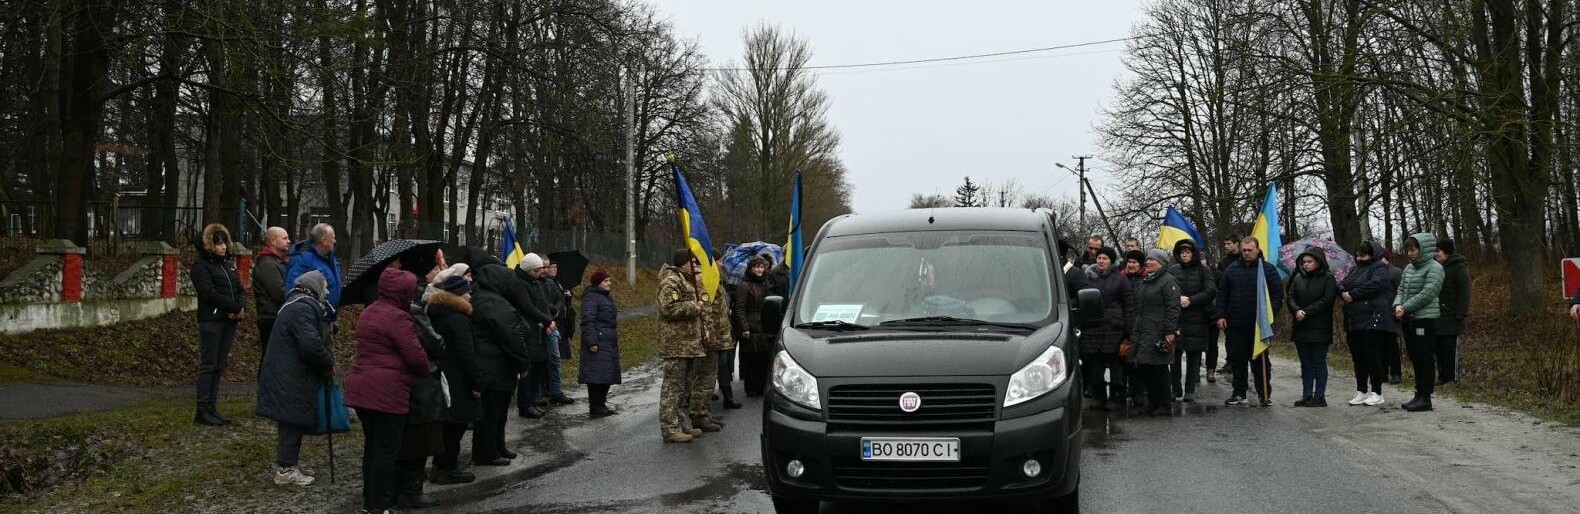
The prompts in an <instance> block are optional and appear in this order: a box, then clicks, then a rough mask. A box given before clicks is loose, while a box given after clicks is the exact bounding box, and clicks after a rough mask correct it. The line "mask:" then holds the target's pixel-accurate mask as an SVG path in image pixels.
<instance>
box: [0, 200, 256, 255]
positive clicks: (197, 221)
mask: <svg viewBox="0 0 1580 514" xmlns="http://www.w3.org/2000/svg"><path fill="white" fill-rule="evenodd" d="M87 210H88V212H87V213H86V214H85V216H86V219H84V220H83V222H84V223H85V225H86V226H87V229H88V238H89V239H135V240H149V241H164V242H166V243H169V244H170V245H172V246H178V247H179V246H185V245H190V244H191V238H192V236H194V235H196V234H197V233H198V232H199V231H200V230H202V226H203V209H202V208H201V207H145V206H140V205H114V204H111V203H110V202H88V209H87ZM237 213H238V211H237V210H236V209H222V212H221V214H222V216H224V215H228V216H230V217H235V216H236V214H237ZM221 219H226V218H221ZM55 223H56V217H55V204H54V203H53V202H40V201H11V202H0V236H11V237H31V238H45V237H48V236H49V235H51V234H52V233H53V232H54V230H55ZM77 243H78V244H85V243H87V242H86V241H78V242H77Z"/></svg>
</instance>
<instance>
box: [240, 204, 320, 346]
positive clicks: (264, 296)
mask: <svg viewBox="0 0 1580 514" xmlns="http://www.w3.org/2000/svg"><path fill="white" fill-rule="evenodd" d="M290 250H291V236H290V235H289V234H287V233H286V232H285V229H283V228H280V227H269V229H268V230H265V231H263V249H261V250H258V258H257V259H254V260H253V263H252V304H253V306H254V307H256V308H257V310H258V352H259V353H258V362H263V359H264V357H265V356H266V355H265V351H266V350H267V349H268V348H269V334H271V333H273V332H274V318H275V315H276V314H277V313H279V312H280V306H281V305H284V304H285V289H286V287H285V263H286V262H288V261H290V259H291V256H290V254H289V253H288V252H289V251H290ZM325 287H326V288H327V287H328V286H327V285H326V286H325ZM258 373H260V374H261V373H263V367H262V366H259V367H258Z"/></svg>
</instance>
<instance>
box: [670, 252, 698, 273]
mask: <svg viewBox="0 0 1580 514" xmlns="http://www.w3.org/2000/svg"><path fill="white" fill-rule="evenodd" d="M695 258H697V257H696V256H694V255H691V249H689V248H676V249H675V254H674V256H672V257H670V259H669V264H670V265H672V266H675V267H677V268H678V267H681V266H685V265H687V264H690V263H691V260H692V259H695Z"/></svg>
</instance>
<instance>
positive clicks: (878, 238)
mask: <svg viewBox="0 0 1580 514" xmlns="http://www.w3.org/2000/svg"><path fill="white" fill-rule="evenodd" d="M1048 254H1049V252H1048V249H1047V244H1046V242H1045V241H1044V240H1043V238H1042V236H1041V234H1038V233H1034V232H983V231H976V232H899V233H884V234H862V235H854V236H841V237H831V238H828V239H825V240H824V241H823V242H822V243H820V244H819V245H818V248H817V255H816V256H814V257H813V258H812V259H811V262H810V265H811V267H810V269H808V270H806V271H805V272H804V273H805V274H806V275H805V276H806V285H805V286H804V287H803V288H802V289H801V291H800V295H801V296H800V299H799V300H798V306H799V307H798V309H797V319H796V322H795V323H796V324H803V323H822V324H829V325H844V324H855V325H862V326H867V327H872V326H877V325H879V324H886V325H891V326H892V325H900V324H910V323H916V324H924V323H931V324H936V325H971V324H978V325H980V324H982V323H979V322H989V323H994V324H1016V325H1026V326H1028V327H1031V328H1035V327H1039V326H1043V325H1046V324H1047V323H1049V322H1051V321H1053V319H1052V318H1053V316H1054V310H1053V303H1054V300H1053V291H1054V282H1053V278H1052V275H1051V271H1052V269H1053V267H1052V264H1051V263H1050V261H1049V257H1048Z"/></svg>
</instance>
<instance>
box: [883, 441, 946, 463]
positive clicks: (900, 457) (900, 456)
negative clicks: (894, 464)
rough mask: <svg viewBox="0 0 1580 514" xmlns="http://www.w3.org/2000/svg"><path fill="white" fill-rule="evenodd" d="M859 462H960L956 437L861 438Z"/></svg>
mask: <svg viewBox="0 0 1580 514" xmlns="http://www.w3.org/2000/svg"><path fill="white" fill-rule="evenodd" d="M861 460H864V461H904V462H960V439H959V438H956V437H863V438H861Z"/></svg>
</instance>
